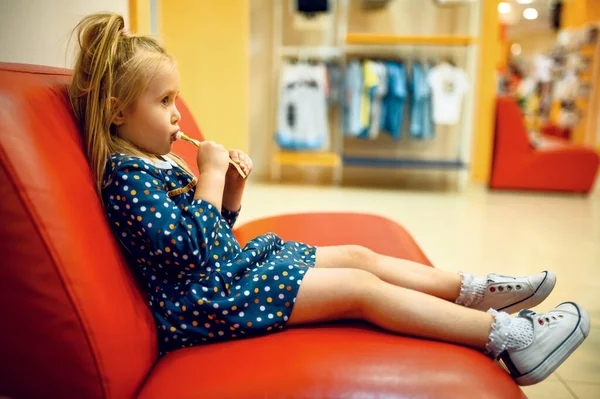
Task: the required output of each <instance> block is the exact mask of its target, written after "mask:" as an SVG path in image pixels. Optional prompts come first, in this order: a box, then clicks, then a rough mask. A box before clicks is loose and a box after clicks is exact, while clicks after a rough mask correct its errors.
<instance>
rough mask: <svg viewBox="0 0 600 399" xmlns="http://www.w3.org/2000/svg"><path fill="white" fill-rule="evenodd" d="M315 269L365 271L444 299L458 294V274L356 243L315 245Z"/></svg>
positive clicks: (453, 298)
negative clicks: (381, 253)
mask: <svg viewBox="0 0 600 399" xmlns="http://www.w3.org/2000/svg"><path fill="white" fill-rule="evenodd" d="M316 257H317V262H316V265H315V267H316V268H318V269H330V268H334V269H337V268H349V269H360V270H364V271H367V272H369V273H371V274H374V275H375V276H377V277H379V278H380V279H381V280H383V281H385V282H388V283H390V284H393V285H396V286H398V287H403V288H409V289H411V290H415V291H419V292H423V293H425V294H429V295H433V296H436V297H438V298H442V299H446V300H448V301H455V300H456V298H458V295H459V294H460V285H461V276H460V275H459V274H456V273H451V272H447V271H444V270H439V269H436V268H433V267H429V266H425V265H422V264H420V263H416V262H411V261H409V260H405V259H398V258H392V257H389V256H385V255H380V254H377V253H375V252H373V251H371V250H369V249H367V248H364V247H360V246H357V245H341V246H332V247H318V248H317V255H316Z"/></svg>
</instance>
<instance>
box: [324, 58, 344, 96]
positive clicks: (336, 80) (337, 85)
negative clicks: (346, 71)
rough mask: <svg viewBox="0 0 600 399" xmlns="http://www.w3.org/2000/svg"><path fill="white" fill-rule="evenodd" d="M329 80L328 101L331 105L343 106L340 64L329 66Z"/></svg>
mask: <svg viewBox="0 0 600 399" xmlns="http://www.w3.org/2000/svg"><path fill="white" fill-rule="evenodd" d="M327 80H328V84H327V85H328V87H329V90H328V91H327V101H328V103H329V104H341V102H342V101H343V95H342V81H343V74H342V68H341V67H340V65H339V64H335V63H328V64H327Z"/></svg>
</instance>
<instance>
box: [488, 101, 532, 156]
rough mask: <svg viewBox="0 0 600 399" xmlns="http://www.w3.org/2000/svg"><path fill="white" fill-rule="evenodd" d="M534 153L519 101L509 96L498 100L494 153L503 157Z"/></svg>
mask: <svg viewBox="0 0 600 399" xmlns="http://www.w3.org/2000/svg"><path fill="white" fill-rule="evenodd" d="M532 151H533V147H532V146H531V144H530V143H529V138H528V133H527V128H526V127H525V122H524V121H523V115H522V114H521V110H520V109H519V105H518V104H517V101H516V100H515V99H514V98H512V97H508V96H501V97H498V99H497V100H496V127H495V132H494V152H499V153H502V154H503V155H509V156H510V155H513V154H519V155H521V154H528V153H530V152H532Z"/></svg>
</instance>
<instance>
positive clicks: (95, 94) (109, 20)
mask: <svg viewBox="0 0 600 399" xmlns="http://www.w3.org/2000/svg"><path fill="white" fill-rule="evenodd" d="M124 28H125V21H124V20H123V17H122V16H121V15H118V14H115V13H98V14H92V15H89V16H87V17H85V18H83V19H82V20H81V22H79V24H78V25H77V26H76V27H75V29H74V30H73V33H74V34H75V35H76V38H77V44H78V47H79V48H78V50H79V51H78V55H77V60H76V62H75V67H74V70H73V79H72V82H71V84H70V86H69V99H70V102H71V106H72V107H73V111H74V112H75V117H76V118H77V121H78V123H79V127H80V129H81V131H82V133H83V139H84V145H85V147H86V155H87V158H88V161H89V163H90V166H91V168H92V170H93V172H94V177H95V178H96V186H97V189H98V192H99V193H101V190H102V188H103V187H102V181H103V179H104V173H105V169H106V162H107V159H108V157H109V156H110V155H111V154H114V153H124V154H128V155H134V156H140V157H146V158H148V157H149V158H153V157H154V155H152V154H148V153H146V152H145V151H143V150H141V149H140V148H138V147H136V146H135V145H133V144H132V143H130V142H128V141H126V140H123V139H121V138H120V137H118V136H117V135H116V134H115V133H116V129H115V126H114V125H113V123H112V122H113V119H114V118H115V116H117V115H118V114H119V113H120V112H122V111H123V110H125V109H127V108H128V107H129V106H131V105H133V104H134V102H135V101H136V99H137V98H138V96H139V95H140V94H141V93H142V92H143V91H144V89H145V88H146V87H147V86H148V83H149V82H150V80H151V79H152V77H153V76H154V75H155V74H156V73H157V71H158V69H159V68H160V67H161V66H162V65H164V63H165V62H171V63H173V66H175V60H174V59H173V57H172V56H171V55H169V54H168V53H167V52H166V51H165V49H164V48H163V47H162V46H161V45H160V44H159V43H158V42H157V41H156V40H155V39H154V38H152V37H149V36H137V35H130V34H127V33H126V32H125V31H124ZM167 157H169V158H170V159H172V160H173V161H175V162H176V163H177V164H178V165H180V166H181V167H182V168H184V169H185V170H187V171H188V172H189V168H188V167H187V165H186V164H185V162H183V160H181V159H180V158H179V157H177V156H176V155H174V154H172V153H169V154H168V155H167ZM190 173H191V172H190Z"/></svg>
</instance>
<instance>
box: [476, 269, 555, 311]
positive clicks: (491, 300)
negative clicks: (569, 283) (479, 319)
mask: <svg viewBox="0 0 600 399" xmlns="http://www.w3.org/2000/svg"><path fill="white" fill-rule="evenodd" d="M555 284H556V275H555V274H554V272H551V271H545V272H541V273H538V274H534V275H532V276H527V277H509V276H501V275H499V274H489V275H488V277H487V286H486V289H485V293H484V294H483V299H482V300H481V302H479V303H478V304H475V305H472V306H471V308H473V309H478V310H483V311H487V310H488V309H490V308H492V309H495V310H497V311H499V312H506V313H508V314H511V313H515V312H517V311H519V310H521V309H529V308H532V307H534V306H537V305H539V304H540V303H542V302H543V301H544V299H546V298H547V297H548V295H550V293H551V292H552V289H553V288H554V285H555Z"/></svg>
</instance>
